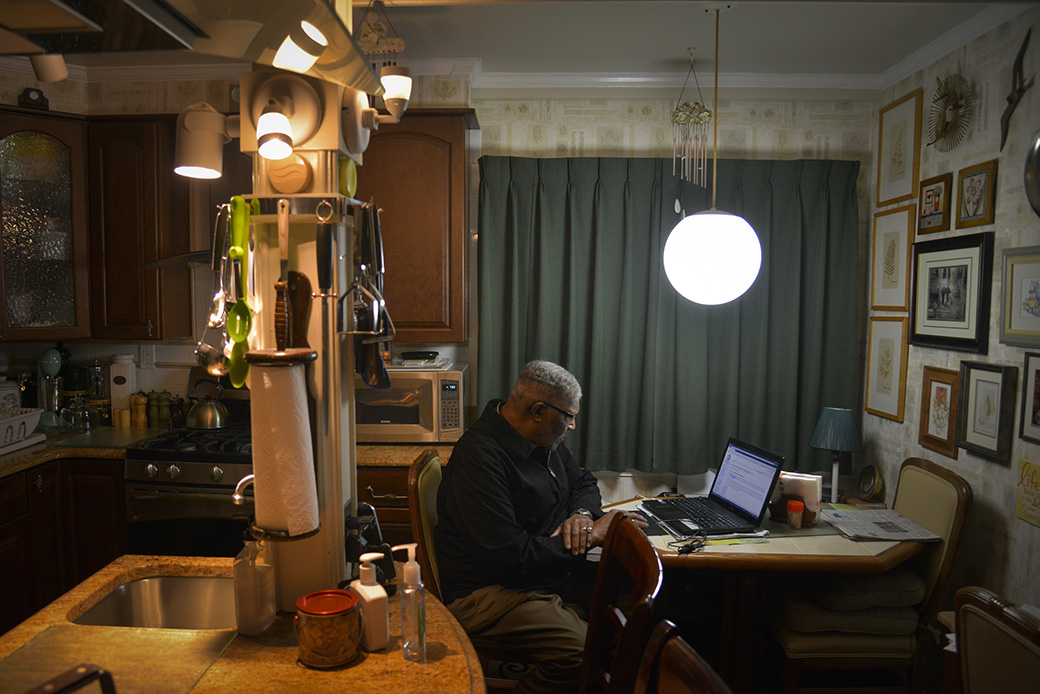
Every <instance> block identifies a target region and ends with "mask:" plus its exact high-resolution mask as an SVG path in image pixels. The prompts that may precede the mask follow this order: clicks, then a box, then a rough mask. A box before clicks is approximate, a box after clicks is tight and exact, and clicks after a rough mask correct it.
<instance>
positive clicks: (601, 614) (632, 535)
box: [581, 514, 663, 694]
mask: <svg viewBox="0 0 1040 694" xmlns="http://www.w3.org/2000/svg"><path fill="white" fill-rule="evenodd" d="M662 575H663V570H662V568H661V559H660V557H659V556H658V554H657V550H655V549H654V546H653V545H652V544H650V540H648V539H647V537H646V535H645V534H644V533H643V531H642V530H640V529H639V528H638V527H637V526H636V524H635V523H633V522H632V521H631V520H629V519H627V518H625V516H623V515H621V514H618V515H617V516H615V517H614V519H613V520H612V521H611V523H610V527H609V529H608V530H607V537H606V540H605V541H604V542H603V553H602V555H601V557H600V561H599V569H598V570H597V573H596V586H595V588H594V589H593V592H592V603H591V605H590V607H589V620H588V621H589V628H588V635H587V636H586V639H585V662H584V663H583V665H582V674H581V692H582V694H621V693H625V694H628V692H631V691H632V689H633V688H634V687H635V683H636V675H637V673H638V670H639V662H640V659H641V658H642V655H643V651H644V650H646V645H647V643H648V642H649V640H650V632H651V631H652V630H653V628H654V626H655V625H656V624H657V621H658V613H659V611H660V606H659V601H658V599H657V598H658V595H659V594H660V592H661V582H662ZM619 598H620V599H619ZM619 602H621V603H629V605H628V607H627V610H623V609H622V607H621V606H619Z"/></svg>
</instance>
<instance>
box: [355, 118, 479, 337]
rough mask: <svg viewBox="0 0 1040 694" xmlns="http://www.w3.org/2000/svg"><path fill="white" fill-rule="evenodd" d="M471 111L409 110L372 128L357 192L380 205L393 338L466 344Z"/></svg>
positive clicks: (359, 197)
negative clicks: (398, 119)
mask: <svg viewBox="0 0 1040 694" xmlns="http://www.w3.org/2000/svg"><path fill="white" fill-rule="evenodd" d="M476 127H477V124H476V116H475V115H474V112H473V110H472V109H429V110H415V111H408V112H406V113H405V114H404V116H403V117H402V118H401V122H400V123H396V124H394V123H391V124H381V125H380V126H379V129H378V130H377V131H375V132H373V133H372V138H371V141H370V142H369V145H368V149H367V150H366V151H365V153H364V156H363V161H364V163H363V165H362V166H361V167H359V169H358V186H357V192H356V197H357V198H358V199H359V200H362V201H366V202H367V201H368V200H369V199H372V200H375V202H376V203H377V204H378V205H379V207H380V208H381V210H382V213H381V216H380V221H381V231H382V234H383V255H384V264H385V267H386V273H385V275H384V278H383V281H384V292H383V294H384V297H385V299H386V305H387V309H388V311H389V312H390V316H391V317H392V318H393V321H394V326H395V327H396V328H397V338H396V340H395V342H398V343H448V342H465V341H466V339H467V334H466V245H467V238H468V233H467V231H468V226H467V214H466V209H467V205H468V193H467V185H466V182H467V178H468V169H469V166H468V154H467V151H466V131H467V130H468V129H475V128H476Z"/></svg>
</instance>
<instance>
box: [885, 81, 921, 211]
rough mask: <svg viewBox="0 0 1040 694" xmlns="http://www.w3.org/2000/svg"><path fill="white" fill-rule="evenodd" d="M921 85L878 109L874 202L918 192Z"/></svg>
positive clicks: (902, 198)
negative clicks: (879, 113)
mask: <svg viewBox="0 0 1040 694" xmlns="http://www.w3.org/2000/svg"><path fill="white" fill-rule="evenodd" d="M921 94H922V90H921V89H916V90H914V91H912V92H910V93H909V94H907V95H906V96H904V97H903V98H901V99H898V100H896V101H893V102H892V103H890V104H889V105H888V106H885V107H884V108H883V109H881V122H880V125H879V128H878V180H877V205H878V207H881V206H882V205H889V204H891V203H893V202H900V201H902V200H909V199H911V198H913V197H914V195H916V194H917V177H918V175H919V174H920V167H921V154H920V152H921Z"/></svg>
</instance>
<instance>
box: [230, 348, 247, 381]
mask: <svg viewBox="0 0 1040 694" xmlns="http://www.w3.org/2000/svg"><path fill="white" fill-rule="evenodd" d="M246 349H248V345H246V343H245V341H242V342H236V343H235V346H234V347H232V348H231V356H230V357H228V378H229V379H230V380H231V385H233V386H234V387H235V388H241V387H242V386H244V385H245V384H246V376H247V375H248V374H249V362H247V361H246Z"/></svg>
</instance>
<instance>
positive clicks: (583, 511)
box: [571, 508, 592, 518]
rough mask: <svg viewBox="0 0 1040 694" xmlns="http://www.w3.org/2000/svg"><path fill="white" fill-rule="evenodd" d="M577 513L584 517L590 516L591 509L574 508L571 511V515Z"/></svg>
mask: <svg viewBox="0 0 1040 694" xmlns="http://www.w3.org/2000/svg"><path fill="white" fill-rule="evenodd" d="M574 514H578V515H579V516H585V517H586V518H592V511H590V510H588V509H587V508H576V509H574V510H573V511H571V515H572V516H573V515H574Z"/></svg>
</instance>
